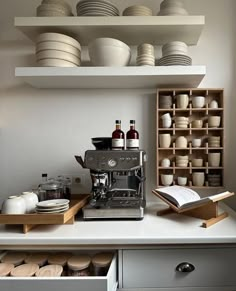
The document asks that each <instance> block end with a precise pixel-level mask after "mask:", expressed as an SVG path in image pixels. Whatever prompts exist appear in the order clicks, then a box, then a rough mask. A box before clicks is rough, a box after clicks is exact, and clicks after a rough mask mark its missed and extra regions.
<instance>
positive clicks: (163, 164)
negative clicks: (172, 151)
mask: <svg viewBox="0 0 236 291" xmlns="http://www.w3.org/2000/svg"><path fill="white" fill-rule="evenodd" d="M161 166H162V167H164V168H168V167H169V166H170V160H169V159H167V158H165V159H163V160H162V161H161Z"/></svg>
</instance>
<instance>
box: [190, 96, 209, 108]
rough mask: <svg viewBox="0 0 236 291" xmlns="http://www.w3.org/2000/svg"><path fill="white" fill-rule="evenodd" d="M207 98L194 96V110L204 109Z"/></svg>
mask: <svg viewBox="0 0 236 291" xmlns="http://www.w3.org/2000/svg"><path fill="white" fill-rule="evenodd" d="M205 99H206V98H205V97H204V96H193V97H192V104H193V108H202V107H204V106H205Z"/></svg>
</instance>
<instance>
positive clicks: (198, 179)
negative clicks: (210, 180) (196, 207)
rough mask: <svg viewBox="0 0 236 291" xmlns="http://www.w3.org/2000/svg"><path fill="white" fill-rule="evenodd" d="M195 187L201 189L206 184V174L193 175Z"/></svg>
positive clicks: (197, 173)
mask: <svg viewBox="0 0 236 291" xmlns="http://www.w3.org/2000/svg"><path fill="white" fill-rule="evenodd" d="M192 178H193V186H198V187H201V186H203V185H204V183H205V173H204V172H194V173H193V174H192Z"/></svg>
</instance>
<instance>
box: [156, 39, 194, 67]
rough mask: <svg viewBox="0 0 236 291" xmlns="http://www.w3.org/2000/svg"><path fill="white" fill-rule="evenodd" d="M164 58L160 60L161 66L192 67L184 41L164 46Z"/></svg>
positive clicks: (172, 42)
mask: <svg viewBox="0 0 236 291" xmlns="http://www.w3.org/2000/svg"><path fill="white" fill-rule="evenodd" d="M162 55H163V57H162V58H160V59H159V60H158V65H159V66H191V64H192V59H191V58H190V57H189V56H188V46H187V45H186V43H184V42H182V41H171V42H168V43H166V44H164V45H163V46H162Z"/></svg>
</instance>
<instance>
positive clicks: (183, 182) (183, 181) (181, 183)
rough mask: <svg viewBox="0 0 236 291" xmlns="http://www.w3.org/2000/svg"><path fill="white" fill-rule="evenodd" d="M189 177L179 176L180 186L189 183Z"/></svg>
mask: <svg viewBox="0 0 236 291" xmlns="http://www.w3.org/2000/svg"><path fill="white" fill-rule="evenodd" d="M187 180H188V179H187V177H178V178H177V182H178V185H180V186H185V185H186V184H187Z"/></svg>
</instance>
